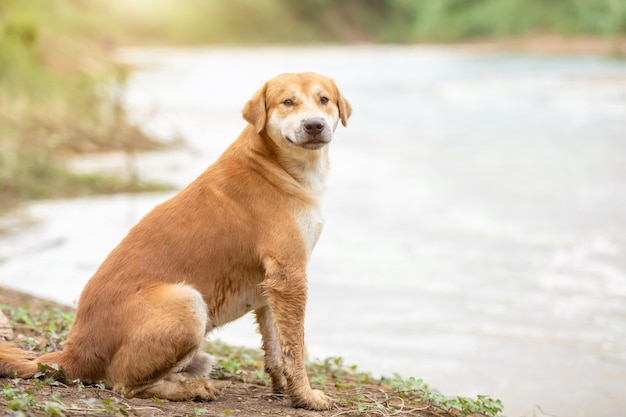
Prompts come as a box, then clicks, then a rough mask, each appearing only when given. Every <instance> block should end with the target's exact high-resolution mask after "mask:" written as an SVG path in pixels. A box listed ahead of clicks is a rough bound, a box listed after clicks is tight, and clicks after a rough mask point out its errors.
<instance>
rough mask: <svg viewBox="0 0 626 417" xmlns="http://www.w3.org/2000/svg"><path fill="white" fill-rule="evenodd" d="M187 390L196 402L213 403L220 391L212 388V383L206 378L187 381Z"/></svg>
mask: <svg viewBox="0 0 626 417" xmlns="http://www.w3.org/2000/svg"><path fill="white" fill-rule="evenodd" d="M187 388H188V390H189V391H190V392H191V393H193V396H194V399H196V400H201V401H215V400H217V397H219V395H220V390H219V389H217V388H216V387H215V386H213V382H212V381H211V380H210V379H208V378H202V379H196V380H194V381H188V382H187Z"/></svg>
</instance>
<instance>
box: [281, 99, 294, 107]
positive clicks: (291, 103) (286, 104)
mask: <svg viewBox="0 0 626 417" xmlns="http://www.w3.org/2000/svg"><path fill="white" fill-rule="evenodd" d="M283 104H284V105H285V106H289V107H291V106H293V100H292V99H290V98H288V99H287V100H285V101H283Z"/></svg>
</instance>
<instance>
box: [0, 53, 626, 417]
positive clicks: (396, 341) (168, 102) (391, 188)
mask: <svg viewBox="0 0 626 417" xmlns="http://www.w3.org/2000/svg"><path fill="white" fill-rule="evenodd" d="M120 59H122V60H125V61H127V62H132V63H134V64H135V65H138V71H136V72H135V73H134V74H133V75H132V76H131V78H130V81H129V90H128V95H127V101H128V103H129V104H130V105H131V107H132V108H133V109H134V113H133V114H134V117H136V118H137V119H138V120H142V121H145V122H148V124H149V126H150V129H151V130H153V131H154V132H156V133H157V134H162V135H167V134H171V132H179V133H180V134H182V135H183V136H184V137H185V138H186V139H187V140H188V142H189V145H190V149H183V150H178V151H172V152H168V153H165V154H162V153H151V154H146V155H142V156H141V157H140V158H139V160H138V161H137V163H138V167H139V171H140V173H141V175H143V176H144V177H145V178H151V179H164V180H167V181H169V182H172V183H175V184H176V185H177V186H180V187H182V186H184V185H185V184H186V183H188V182H189V181H190V180H192V179H193V178H195V177H196V176H197V175H198V174H199V173H200V172H201V171H202V170H203V169H204V168H205V167H206V166H207V165H209V164H210V163H211V162H212V161H213V160H214V159H215V158H216V157H217V156H218V155H219V154H220V153H221V151H222V150H223V149H224V148H225V147H226V146H227V145H228V144H229V143H230V142H232V140H234V138H235V137H236V136H237V135H238V134H239V132H240V131H241V129H242V128H243V126H244V122H243V120H241V118H240V113H239V112H240V109H241V107H242V106H243V104H244V102H245V101H246V100H247V99H248V98H249V97H250V96H251V95H252V93H253V92H254V91H255V90H256V89H257V88H258V87H260V85H261V84H262V82H263V81H264V80H265V79H267V78H269V77H271V76H273V75H275V74H277V73H280V72H292V71H309V70H312V71H317V72H321V73H324V74H328V75H331V76H332V77H333V78H335V80H336V81H337V83H338V85H339V86H340V88H341V90H342V91H343V93H344V95H345V96H346V97H347V98H348V99H349V100H350V102H351V103H352V105H353V108H354V114H353V117H352V118H351V119H350V121H349V125H348V129H342V128H341V127H340V128H339V129H338V131H337V134H336V138H335V140H334V141H333V143H332V145H331V146H332V149H331V158H332V163H333V167H332V171H331V174H330V181H329V184H328V190H327V194H326V197H325V204H324V207H325V212H326V224H325V228H324V232H323V233H322V237H321V239H320V241H319V243H318V246H317V247H316V249H315V251H314V254H313V259H312V262H311V264H310V300H309V308H308V318H307V343H308V351H309V354H310V355H311V356H314V357H323V356H329V355H341V356H343V357H345V359H346V361H347V362H349V363H358V364H359V366H360V368H362V369H364V370H368V371H373V372H376V373H382V374H387V375H388V374H391V373H393V372H399V373H400V374H402V375H404V376H410V375H415V376H417V377H421V378H424V379H425V380H426V381H427V382H429V383H430V384H431V385H432V386H434V387H436V388H438V389H440V390H441V391H442V392H444V393H448V394H461V395H475V394H489V395H492V396H494V397H497V398H501V399H502V400H503V401H504V404H505V406H506V409H505V413H506V414H507V415H509V416H521V415H525V416H540V415H544V414H543V413H544V412H545V413H549V414H551V415H558V416H567V417H577V416H581V417H582V416H597V415H602V416H605V417H610V416H622V415H624V411H623V409H624V407H625V406H626V399H625V398H626V396H625V393H626V256H625V255H626V237H625V234H624V231H625V230H626V63H625V62H623V61H613V60H610V59H601V58H590V57H567V58H566V57H561V58H555V57H533V56H528V55H515V54H478V53H471V52H467V51H462V50H454V49H437V48H423V47H421V48H420V47H371V46H363V47H330V48H329V47H309V48H301V47H299V48H269V47H268V48H257V49H229V48H210V49H185V50H175V49H139V50H138V49H134V50H133V49H129V50H125V51H124V52H123V54H122V55H121V57H120ZM123 165H124V160H123V158H121V157H120V156H119V155H103V156H101V157H97V158H93V159H90V160H87V161H77V163H76V166H77V169H83V170H91V169H94V168H96V167H99V168H103V169H118V168H119V167H121V166H123ZM168 196H169V195H163V194H157V195H150V194H145V195H131V196H114V197H99V198H92V199H79V200H71V201H58V202H45V203H36V204H32V205H29V206H27V207H25V208H24V209H23V210H22V211H20V212H19V213H16V214H15V215H14V216H12V217H9V218H7V219H4V221H5V222H7V221H12V220H14V219H15V218H18V217H21V218H23V219H30V220H32V221H33V224H31V225H30V226H28V227H26V228H23V229H22V230H20V232H19V233H14V234H11V235H8V236H3V238H2V240H0V260H2V262H1V263H0V283H1V284H3V285H9V286H12V287H16V288H20V289H24V290H27V291H30V292H32V293H35V294H38V295H44V296H48V297H51V298H54V299H57V300H60V301H62V302H66V303H71V302H72V301H74V300H76V299H77V298H78V295H79V293H80V290H81V288H82V286H83V285H84V283H85V282H86V280H87V279H88V278H89V276H90V275H91V274H92V273H93V271H94V270H95V269H96V268H97V266H98V265H99V263H100V262H101V261H102V259H103V258H104V256H106V254H107V253H108V252H109V251H110V250H111V249H112V247H113V246H114V245H115V244H117V242H118V241H119V240H120V239H121V238H122V237H123V236H124V234H125V233H126V232H127V230H128V229H129V228H130V227H131V226H132V225H133V224H134V223H135V222H136V221H137V220H138V219H139V218H140V217H141V216H142V215H143V214H145V213H146V212H147V211H148V210H149V209H150V208H151V207H152V206H154V205H155V204H157V203H158V202H160V201H162V200H163V199H165V198H166V197H168ZM214 337H219V338H222V339H225V340H227V341H230V342H232V343H240V344H246V345H252V346H255V345H258V343H259V336H258V335H256V334H255V332H254V327H253V325H252V320H251V319H249V318H244V319H243V320H241V321H240V322H238V323H236V324H233V325H230V326H227V328H225V329H224V330H221V331H219V332H217V333H216V334H215V335H214Z"/></svg>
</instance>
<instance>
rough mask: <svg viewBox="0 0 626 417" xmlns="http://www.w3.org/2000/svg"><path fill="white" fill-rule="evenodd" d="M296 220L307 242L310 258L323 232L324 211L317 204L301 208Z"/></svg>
mask: <svg viewBox="0 0 626 417" xmlns="http://www.w3.org/2000/svg"><path fill="white" fill-rule="evenodd" d="M296 221H297V223H298V226H299V228H300V233H302V237H303V238H304V242H305V244H306V254H307V259H308V258H310V257H311V252H313V248H314V247H315V244H316V243H317V240H318V239H319V237H320V234H321V233H322V226H323V225H324V219H323V217H322V211H321V209H320V207H319V206H318V205H317V204H315V205H313V206H310V207H307V208H306V209H301V210H299V211H298V212H297V213H296Z"/></svg>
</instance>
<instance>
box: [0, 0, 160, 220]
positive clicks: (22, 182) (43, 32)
mask: <svg viewBox="0 0 626 417" xmlns="http://www.w3.org/2000/svg"><path fill="white" fill-rule="evenodd" d="M91 4H92V2H91V1H85V2H80V3H78V2H74V1H70V0H29V1H17V0H0V212H1V211H2V209H3V207H9V206H11V205H12V204H14V203H16V202H19V201H23V200H32V199H40V198H50V197H58V196H65V197H71V196H78V195H85V194H95V193H113V192H120V191H140V190H143V189H146V188H147V189H163V188H164V187H163V186H158V185H155V184H142V183H140V182H139V181H138V180H137V178H134V177H132V176H131V177H130V178H126V179H122V178H109V177H106V176H102V175H93V174H92V175H78V174H75V173H73V172H71V171H70V170H69V169H68V168H67V167H66V160H67V157H69V156H72V155H76V154H77V153H85V152H93V151H103V150H105V151H106V150H123V151H126V152H129V153H132V152H135V151H137V150H143V149H154V148H156V147H158V146H160V144H159V143H158V142H157V141H155V140H154V139H151V138H149V137H147V136H146V135H145V134H144V133H143V132H142V131H141V130H140V129H139V127H138V126H136V125H134V124H133V123H131V122H130V121H129V120H128V117H127V115H126V110H125V108H124V105H123V101H122V96H123V89H124V83H125V80H126V78H127V71H128V70H127V69H126V68H124V67H122V66H120V65H118V64H116V63H114V61H113V60H112V57H111V54H110V51H109V50H108V47H107V43H106V42H103V41H98V40H96V39H94V38H93V36H95V35H97V30H98V29H97V28H98V25H94V26H93V27H91V29H90V30H91V31H92V33H91V34H90V35H86V34H85V33H84V32H85V31H86V27H87V26H85V25H87V24H89V23H90V22H92V21H93V20H94V19H96V18H95V16H99V15H100V14H101V13H98V10H99V9H98V8H97V7H96V6H95V5H91Z"/></svg>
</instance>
